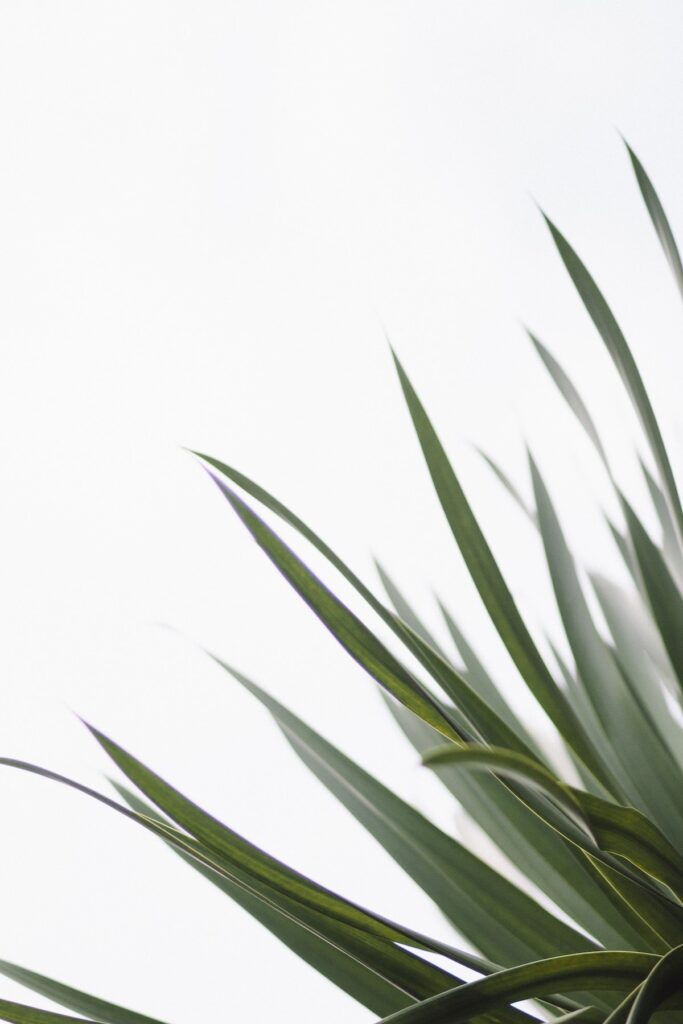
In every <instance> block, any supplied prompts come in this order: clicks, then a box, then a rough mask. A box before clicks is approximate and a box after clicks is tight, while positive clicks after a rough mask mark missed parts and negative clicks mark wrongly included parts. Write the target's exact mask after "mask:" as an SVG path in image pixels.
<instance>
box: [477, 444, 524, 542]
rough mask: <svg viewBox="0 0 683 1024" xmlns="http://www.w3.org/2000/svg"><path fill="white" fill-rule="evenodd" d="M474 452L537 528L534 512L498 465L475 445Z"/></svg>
mask: <svg viewBox="0 0 683 1024" xmlns="http://www.w3.org/2000/svg"><path fill="white" fill-rule="evenodd" d="M475 451H476V452H477V453H478V454H479V455H480V456H481V458H482V459H483V460H484V462H485V463H486V464H487V466H488V467H489V469H490V470H491V472H492V473H493V475H494V476H495V477H496V478H497V479H498V481H499V482H500V483H501V484H502V485H503V487H504V488H505V490H506V491H507V492H508V494H509V495H510V497H511V498H512V500H513V501H514V503H515V505H517V507H518V508H519V509H521V511H522V512H523V513H524V515H525V516H526V517H527V519H528V520H529V521H530V522H531V524H532V525H533V526H537V525H538V523H537V521H536V513H535V511H534V510H533V509H532V508H530V507H529V505H527V503H526V501H525V500H524V498H523V497H522V495H521V494H520V492H519V489H518V488H517V487H515V485H514V484H513V482H512V480H511V479H510V477H509V476H508V475H507V473H506V472H505V470H503V469H501V467H500V466H499V465H498V463H497V462H494V460H493V459H492V458H491V456H490V455H487V454H486V452H485V451H483V450H482V449H481V448H478V447H477V446H476V445H475Z"/></svg>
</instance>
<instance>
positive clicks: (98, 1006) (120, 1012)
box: [0, 960, 159, 1024]
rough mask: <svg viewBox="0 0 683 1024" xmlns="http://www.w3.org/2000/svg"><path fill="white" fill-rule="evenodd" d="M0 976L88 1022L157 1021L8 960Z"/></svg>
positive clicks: (155, 1023)
mask: <svg viewBox="0 0 683 1024" xmlns="http://www.w3.org/2000/svg"><path fill="white" fill-rule="evenodd" d="M0 974H4V975H5V977H6V978H11V979H12V981H16V982H18V983H19V984H20V985H24V987H25V988H28V989H31V991H32V992H37V993H38V994H39V995H41V996H45V997H46V998H47V999H51V1000H52V1002H53V1003H58V1004H59V1005H60V1006H65V1007H66V1009H67V1010H74V1011H75V1012H76V1013H84V1014H86V1016H88V1017H89V1018H91V1019H92V1020H96V1021H103V1022H104V1024H159V1021H158V1020H155V1019H154V1018H152V1017H146V1016H145V1015H144V1014H142V1013H136V1012H135V1011H134V1010H127V1009H125V1008H124V1007H122V1006H116V1005H115V1004H114V1003H108V1002H106V1001H105V1000H104V999H98V998H97V997H96V996H91V995H88V993H87V992H81V991H80V990H79V989H77V988H71V986H70V985H63V984H62V983H61V982H59V981H55V980H54V979H53V978H48V977H46V976H45V975H44V974H37V973H36V972H35V971H30V970H28V968H26V967H19V965H18V964H13V963H10V961H9V960H0Z"/></svg>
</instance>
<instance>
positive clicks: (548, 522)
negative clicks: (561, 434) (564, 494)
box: [529, 456, 683, 841]
mask: <svg viewBox="0 0 683 1024" xmlns="http://www.w3.org/2000/svg"><path fill="white" fill-rule="evenodd" d="M529 461H530V466H531V475H532V480H533V485H534V493H535V495H536V506H537V508H538V515H539V522H540V525H541V536H542V538H543V545H544V549H545V553H546V558H547V561H548V569H549V571H550V577H551V580H552V584H553V589H554V591H555V596H556V599H557V604H558V608H559V610H560V615H561V618H562V622H563V624H564V627H565V631H566V634H567V639H568V641H569V644H570V646H571V649H572V653H573V655H574V660H575V662H576V667H577V669H578V673H579V677H580V679H581V680H582V682H583V684H584V687H585V689H586V691H587V692H588V695H589V697H590V700H591V703H592V704H593V707H594V708H595V710H596V712H597V714H598V717H599V719H600V723H601V725H602V728H603V730H604V734H605V737H606V740H607V743H608V744H609V748H608V747H607V744H606V745H605V749H609V751H610V763H611V764H612V765H614V766H615V768H614V772H615V775H616V776H617V777H618V778H619V780H620V781H621V783H622V786H623V789H622V793H621V795H620V802H622V803H624V802H631V803H634V804H635V805H636V806H637V807H639V808H640V809H641V810H643V811H645V812H647V813H648V814H649V815H650V816H652V817H653V818H654V819H655V821H656V822H657V824H658V825H659V827H660V828H661V829H662V830H664V831H665V832H666V833H667V834H668V835H670V836H672V837H673V838H674V839H675V840H676V841H678V840H682V841H683V814H682V813H681V803H680V800H679V799H678V795H677V794H678V785H679V784H683V777H682V776H681V773H680V772H679V770H678V766H677V765H676V762H675V761H674V759H673V758H672V757H671V755H670V753H669V751H668V748H667V747H665V746H664V744H663V743H662V742H661V740H660V737H659V735H658V733H656V732H655V731H654V730H653V729H652V727H651V725H650V722H649V720H648V719H647V718H646V717H644V716H643V715H642V713H641V711H640V708H639V706H638V703H637V702H636V700H635V699H634V697H633V694H632V692H631V690H630V688H629V686H628V684H627V683H626V680H625V679H624V677H623V675H622V674H621V672H620V670H619V666H618V664H617V663H616V661H615V659H614V657H613V655H612V652H611V650H610V649H609V648H608V647H607V645H606V644H605V642H604V640H603V639H602V637H601V636H600V634H599V633H598V630H597V628H596V626H595V624H594V622H593V619H592V616H591V613H590V610H589V608H588V604H587V602H586V598H585V596H584V593H583V590H582V587H581V584H580V582H579V578H578V574H577V571H576V566H575V564H574V559H573V557H572V555H571V552H570V551H569V548H568V546H567V543H566V540H565V538H564V535H563V533H562V529H561V527H560V523H559V520H558V518H557V515H556V513H555V510H554V508H553V505H552V502H551V500H550V496H549V495H548V492H547V490H546V488H545V485H544V483H543V480H542V478H541V475H540V473H539V472H538V469H537V468H536V465H535V463H534V461H533V459H532V458H531V456H530V457H529ZM676 779H678V780H679V781H678V783H677V782H676ZM668 780H670V782H669V781H668ZM615 795H616V794H615ZM624 797H627V800H624Z"/></svg>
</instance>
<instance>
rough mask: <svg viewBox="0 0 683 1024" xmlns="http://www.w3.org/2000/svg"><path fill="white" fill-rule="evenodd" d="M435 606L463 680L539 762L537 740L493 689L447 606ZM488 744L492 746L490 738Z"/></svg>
mask: <svg viewBox="0 0 683 1024" xmlns="http://www.w3.org/2000/svg"><path fill="white" fill-rule="evenodd" d="M438 603H439V610H440V612H441V615H442V616H443V619H444V622H445V623H446V627H447V629H448V632H449V633H450V634H451V637H452V639H453V643H454V644H455V646H456V648H457V649H458V653H459V655H460V657H461V658H462V660H463V662H464V664H465V670H466V678H467V679H468V681H469V682H470V683H471V684H472V686H473V687H474V688H475V689H476V691H477V692H478V693H480V694H481V695H482V697H483V698H484V700H485V701H486V702H487V703H488V704H489V705H490V707H492V708H493V710H494V711H495V712H496V714H497V715H499V716H500V717H501V718H502V719H503V721H504V722H506V724H507V725H509V727H510V728H511V729H512V730H513V731H514V732H515V733H516V734H517V735H518V736H521V737H522V739H523V740H524V744H525V746H526V747H527V749H528V750H530V751H532V752H533V753H534V754H535V755H536V756H538V757H539V758H540V757H541V752H540V750H539V747H538V744H537V743H536V740H535V739H534V738H533V736H531V734H530V733H529V731H528V729H527V728H526V727H525V726H524V725H523V724H522V723H521V722H520V720H519V718H518V717H517V715H516V714H515V713H514V711H513V710H512V708H511V707H510V705H509V704H508V702H507V701H506V700H505V698H504V696H503V694H502V693H501V692H500V690H499V689H498V687H497V686H496V684H495V682H494V681H493V679H492V678H491V676H490V675H489V673H488V671H487V670H486V668H485V666H484V665H483V663H482V661H481V659H480V658H479V657H478V655H477V653H476V651H475V650H474V648H473V647H472V645H471V644H470V642H469V640H468V639H467V637H466V636H465V634H464V633H463V631H462V630H461V629H460V627H459V626H458V624H457V622H456V621H455V619H454V618H453V616H452V615H451V613H450V612H449V611H448V609H447V608H446V606H445V605H444V604H443V602H442V601H439V602H438ZM489 742H493V741H492V739H491V738H490V737H489Z"/></svg>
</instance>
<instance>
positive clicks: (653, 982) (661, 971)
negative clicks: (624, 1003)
mask: <svg viewBox="0 0 683 1024" xmlns="http://www.w3.org/2000/svg"><path fill="white" fill-rule="evenodd" d="M682 976H683V946H676V948H675V949H672V950H671V951H670V952H669V953H667V954H666V956H663V957H662V959H661V960H660V961H659V963H658V964H657V965H656V966H655V967H653V969H652V970H651V971H650V973H649V974H648V976H647V978H646V979H645V981H644V983H643V985H642V986H641V988H640V991H639V992H638V994H637V996H636V998H635V1002H634V1003H633V1006H632V1008H631V1012H630V1013H629V1015H628V1024H647V1022H648V1021H649V1020H650V1017H651V1016H652V1015H653V1013H656V1012H657V1010H659V1009H660V1007H661V1006H662V1005H664V1004H665V1003H666V1002H667V1000H669V999H670V998H671V996H673V995H676V994H677V993H680V992H681V988H682V986H681V977H682Z"/></svg>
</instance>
